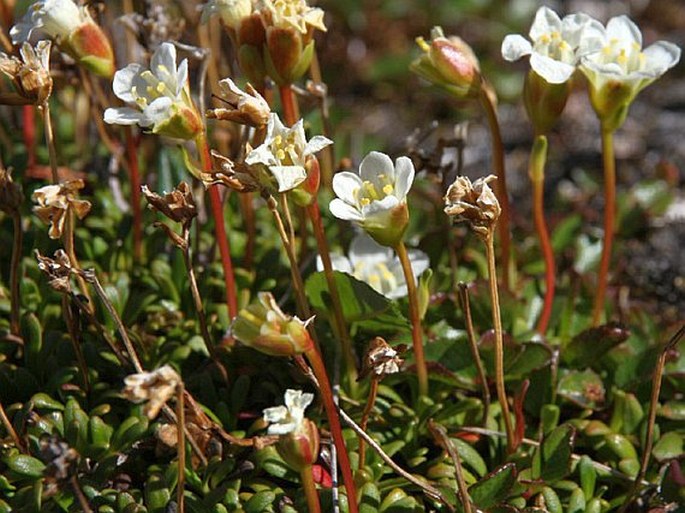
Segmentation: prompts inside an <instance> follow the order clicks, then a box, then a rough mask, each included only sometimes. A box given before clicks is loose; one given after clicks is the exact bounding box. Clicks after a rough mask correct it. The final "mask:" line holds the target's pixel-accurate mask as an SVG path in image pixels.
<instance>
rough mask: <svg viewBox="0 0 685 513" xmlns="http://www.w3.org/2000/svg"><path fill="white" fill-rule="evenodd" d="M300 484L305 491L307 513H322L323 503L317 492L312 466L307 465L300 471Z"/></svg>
mask: <svg viewBox="0 0 685 513" xmlns="http://www.w3.org/2000/svg"><path fill="white" fill-rule="evenodd" d="M300 483H301V484H302V489H303V490H304V496H305V497H306V499H307V511H309V513H321V503H320V502H319V494H318V493H317V491H316V483H315V482H314V473H313V472H312V466H311V465H305V466H304V467H303V468H302V469H300Z"/></svg>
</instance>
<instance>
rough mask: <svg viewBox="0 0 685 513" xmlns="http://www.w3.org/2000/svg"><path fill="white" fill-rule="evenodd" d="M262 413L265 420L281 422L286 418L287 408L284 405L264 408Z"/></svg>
mask: <svg viewBox="0 0 685 513" xmlns="http://www.w3.org/2000/svg"><path fill="white" fill-rule="evenodd" d="M262 415H263V417H264V420H266V421H267V422H281V421H282V420H285V419H286V418H288V408H286V407H285V406H273V407H271V408H265V409H264V411H263V413H262Z"/></svg>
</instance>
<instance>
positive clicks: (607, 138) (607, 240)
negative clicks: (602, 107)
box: [592, 126, 616, 326]
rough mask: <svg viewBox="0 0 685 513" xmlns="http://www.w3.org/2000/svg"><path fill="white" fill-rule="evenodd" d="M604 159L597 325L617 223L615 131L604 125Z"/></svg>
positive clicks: (594, 316)
mask: <svg viewBox="0 0 685 513" xmlns="http://www.w3.org/2000/svg"><path fill="white" fill-rule="evenodd" d="M602 160H603V163H604V243H603V244H602V260H601V262H600V264H599V274H598V275H597V293H596V295H595V305H594V307H593V309H592V325H593V326H597V325H598V324H599V323H600V321H601V319H602V313H604V298H605V296H606V291H607V281H608V277H609V264H610V263H611V246H612V244H613V242H614V230H615V225H616V160H615V158H614V132H613V131H612V130H609V129H607V128H606V127H604V126H602Z"/></svg>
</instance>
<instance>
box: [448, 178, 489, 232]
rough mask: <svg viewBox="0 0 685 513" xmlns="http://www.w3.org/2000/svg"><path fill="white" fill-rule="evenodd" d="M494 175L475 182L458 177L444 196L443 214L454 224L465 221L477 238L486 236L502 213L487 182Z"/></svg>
mask: <svg viewBox="0 0 685 513" xmlns="http://www.w3.org/2000/svg"><path fill="white" fill-rule="evenodd" d="M495 179H496V177H495V176H494V175H489V176H486V177H485V178H478V179H477V180H476V181H475V182H473V183H471V180H470V179H469V178H468V177H466V176H458V177H457V179H456V180H455V181H454V183H453V184H452V185H450V187H449V189H447V194H445V198H444V199H445V214H447V215H448V216H450V217H451V218H452V219H453V220H454V221H455V222H460V221H466V222H467V223H469V225H470V226H471V229H473V231H474V232H476V234H477V235H478V236H481V237H484V236H486V235H487V234H488V233H489V232H490V230H492V229H493V228H494V226H495V225H496V224H497V219H498V218H499V216H500V214H501V213H502V209H501V208H500V206H499V201H497V197H496V196H495V193H494V192H493V191H492V189H491V188H490V186H489V185H488V183H489V182H491V181H492V180H495Z"/></svg>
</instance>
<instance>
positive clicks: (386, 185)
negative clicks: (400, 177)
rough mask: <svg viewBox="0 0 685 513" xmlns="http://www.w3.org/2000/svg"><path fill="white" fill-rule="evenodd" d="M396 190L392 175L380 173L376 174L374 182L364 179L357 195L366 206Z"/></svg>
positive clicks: (361, 203) (359, 200)
mask: <svg viewBox="0 0 685 513" xmlns="http://www.w3.org/2000/svg"><path fill="white" fill-rule="evenodd" d="M394 192H395V186H394V184H393V182H392V181H391V179H390V177H389V176H388V175H385V174H380V175H377V176H376V179H375V180H374V181H373V182H372V181H370V180H364V182H362V186H361V187H360V188H358V189H357V190H356V191H355V196H356V198H357V201H358V202H359V204H360V205H362V206H363V207H365V206H367V205H369V204H370V203H371V202H372V201H380V200H382V199H383V198H385V197H387V196H390V195H391V194H393V193H394Z"/></svg>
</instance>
